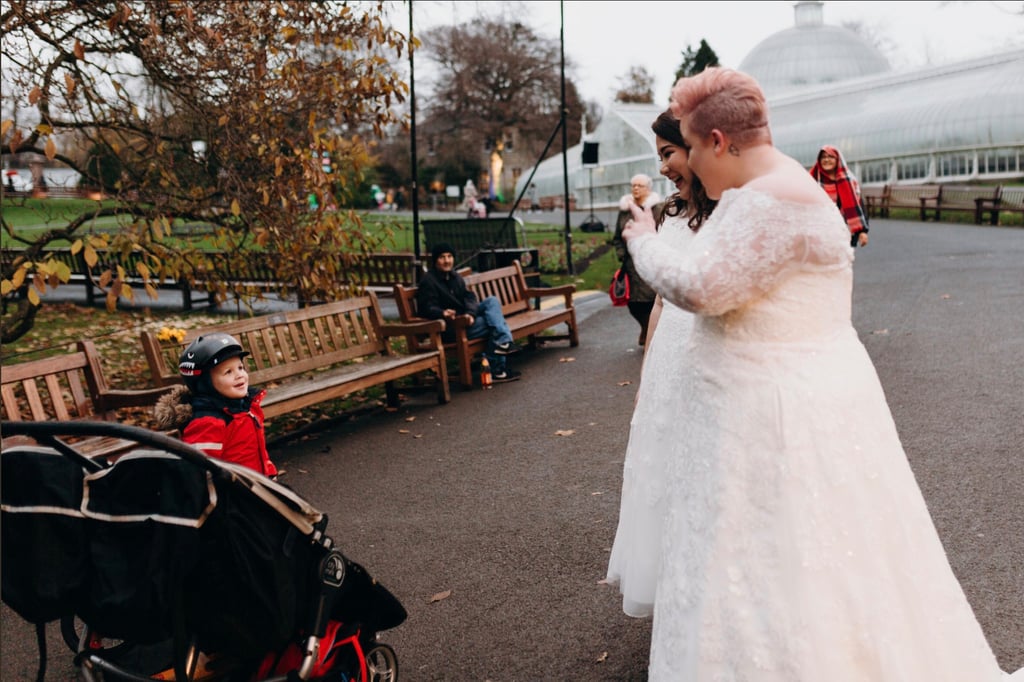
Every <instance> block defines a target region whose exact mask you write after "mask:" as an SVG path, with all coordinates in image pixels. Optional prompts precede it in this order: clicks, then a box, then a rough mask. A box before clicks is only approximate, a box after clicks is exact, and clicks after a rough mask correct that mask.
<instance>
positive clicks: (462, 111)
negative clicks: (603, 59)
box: [417, 18, 585, 177]
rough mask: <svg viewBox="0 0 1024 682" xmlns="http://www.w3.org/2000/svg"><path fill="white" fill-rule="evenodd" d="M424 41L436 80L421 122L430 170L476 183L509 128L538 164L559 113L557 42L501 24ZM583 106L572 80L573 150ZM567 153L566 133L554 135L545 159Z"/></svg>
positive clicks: (431, 34)
mask: <svg viewBox="0 0 1024 682" xmlns="http://www.w3.org/2000/svg"><path fill="white" fill-rule="evenodd" d="M419 37H420V38H421V39H422V41H423V47H422V50H421V51H422V53H423V54H424V55H425V56H426V58H427V59H428V60H429V61H430V63H431V70H432V72H433V73H434V74H435V75H434V77H433V79H432V80H433V82H432V83H430V84H428V85H427V87H425V88H424V89H425V90H426V91H427V94H426V96H424V97H423V98H422V101H423V102H424V103H425V105H424V106H423V112H422V122H421V123H418V124H417V125H418V127H419V132H420V135H419V136H418V137H419V138H420V141H419V147H420V150H421V152H422V153H423V157H424V165H425V166H427V167H428V169H429V168H430V167H431V166H432V167H433V168H435V169H446V170H447V172H448V173H450V174H453V175H455V176H456V177H475V176H476V174H477V171H479V169H480V167H481V162H482V160H483V159H484V158H486V152H487V151H488V150H492V149H499V150H500V149H502V147H503V146H504V144H505V142H506V141H507V140H508V139H509V137H508V135H509V131H510V130H515V131H516V133H517V139H518V143H519V145H520V147H519V148H517V154H519V155H521V156H524V157H529V158H530V159H531V160H530V162H529V165H532V164H534V163H536V162H537V161H540V154H541V152H542V151H543V150H544V147H545V145H546V143H547V142H548V140H549V139H550V138H551V136H552V135H553V134H554V132H555V130H556V128H557V125H558V122H559V118H560V115H561V87H562V86H561V78H562V75H561V50H560V46H559V43H558V40H557V39H547V38H544V37H542V36H540V35H538V34H537V33H536V32H534V30H533V29H531V28H530V27H529V26H526V25H524V24H522V23H520V22H518V21H516V20H514V19H501V18H483V19H477V20H474V21H473V22H469V23H464V24H461V25H457V26H443V27H438V28H434V29H430V30H429V31H425V32H424V33H423V34H422V35H420V36H419ZM566 68H567V69H569V68H570V65H567V67H566ZM418 85H419V84H417V86H418ZM417 99H418V100H419V99H420V98H419V91H417ZM584 106H585V105H584V103H583V102H582V101H581V99H580V96H579V94H578V92H577V90H576V88H575V86H574V85H573V83H572V82H571V81H568V82H567V83H566V109H567V111H568V113H567V116H566V128H567V136H568V140H569V144H570V145H573V144H576V143H577V142H578V141H579V139H580V120H581V116H580V115H581V113H582V112H583V110H584ZM561 148H562V147H561V135H556V136H555V140H554V143H553V144H552V145H551V147H550V148H549V149H548V154H547V155H548V156H550V155H552V154H555V153H560V152H561Z"/></svg>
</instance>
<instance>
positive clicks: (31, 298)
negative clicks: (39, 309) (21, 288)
mask: <svg viewBox="0 0 1024 682" xmlns="http://www.w3.org/2000/svg"><path fill="white" fill-rule="evenodd" d="M28 302H29V303H31V304H32V305H39V303H40V300H39V294H38V293H37V292H36V290H35V288H34V287H29V289H28Z"/></svg>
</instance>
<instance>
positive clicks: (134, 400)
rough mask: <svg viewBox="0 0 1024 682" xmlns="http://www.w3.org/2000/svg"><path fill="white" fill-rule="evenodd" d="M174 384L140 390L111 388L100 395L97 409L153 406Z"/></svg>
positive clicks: (97, 399)
mask: <svg viewBox="0 0 1024 682" xmlns="http://www.w3.org/2000/svg"><path fill="white" fill-rule="evenodd" d="M173 388H174V386H161V387H160V388H143V389H139V390H122V389H113V390H109V391H107V392H105V393H103V394H101V395H99V396H96V401H97V402H98V403H100V404H99V405H97V406H96V408H97V411H99V412H105V411H107V410H116V409H119V408H122V407H152V406H153V405H156V401H157V400H158V399H159V398H160V397H161V396H163V395H164V394H165V393H167V392H169V391H171V390H172V389H173Z"/></svg>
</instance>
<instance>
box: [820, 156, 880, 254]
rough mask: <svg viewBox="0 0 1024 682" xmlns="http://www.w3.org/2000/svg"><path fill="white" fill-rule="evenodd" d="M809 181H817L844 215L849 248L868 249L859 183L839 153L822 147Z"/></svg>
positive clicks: (866, 227)
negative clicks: (861, 247)
mask: <svg viewBox="0 0 1024 682" xmlns="http://www.w3.org/2000/svg"><path fill="white" fill-rule="evenodd" d="M811 177H813V178H814V179H815V180H817V181H818V184H819V185H821V187H822V189H824V190H825V191H826V192H827V193H828V196H829V198H830V199H832V201H833V202H835V205H836V206H837V207H839V212H840V213H842V214H843V219H844V220H845V221H846V224H847V225H848V226H849V228H850V246H852V247H854V248H856V247H858V246H867V245H868V217H867V214H866V213H865V212H864V204H863V203H862V202H861V198H860V183H859V182H857V178H856V177H854V175H853V173H851V172H850V170H849V169H848V168H847V167H846V161H845V160H843V155H842V154H840V153H839V150H838V149H836V148H835V147H832V146H830V145H825V146H824V147H822V148H821V151H819V152H818V161H817V163H815V164H814V167H813V168H811Z"/></svg>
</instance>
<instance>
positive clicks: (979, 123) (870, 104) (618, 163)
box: [517, 2, 1024, 209]
mask: <svg viewBox="0 0 1024 682" xmlns="http://www.w3.org/2000/svg"><path fill="white" fill-rule="evenodd" d="M821 6H822V3H821V2H798V3H797V4H796V5H795V13H796V25H795V26H794V27H792V28H789V29H786V30H784V31H780V32H778V33H776V34H773V35H772V36H769V37H768V38H766V39H765V40H764V41H762V42H761V43H759V44H758V45H757V46H755V47H754V48H753V49H752V50H751V52H750V53H749V54H748V55H747V57H745V58H744V60H743V62H741V64H740V66H739V67H737V68H738V69H739V70H741V71H745V72H747V73H750V74H751V75H753V76H754V77H755V78H757V79H758V82H759V83H761V85H762V87H763V88H764V90H765V94H766V95H767V97H768V103H769V108H770V117H771V128H772V137H773V140H774V143H775V145H776V146H777V147H778V148H779V149H781V150H782V151H784V152H786V153H787V154H789V155H790V156H792V157H794V158H795V159H797V160H798V161H800V162H801V163H802V164H804V165H805V166H806V167H808V168H810V167H811V166H812V165H813V163H814V160H815V157H816V155H817V152H818V150H819V149H820V148H821V146H822V145H825V144H831V145H834V146H836V147H838V148H839V149H840V150H841V151H842V153H843V156H844V157H845V158H846V161H847V163H848V164H849V166H850V167H851V170H853V172H854V173H855V174H856V175H857V177H858V178H859V179H860V181H861V184H862V185H884V184H897V183H898V184H915V183H936V182H939V183H945V182H957V183H966V182H972V181H987V180H991V181H993V182H1003V183H1005V182H1006V181H1010V182H1013V181H1016V180H1024V45H1022V46H1021V47H1020V48H1017V49H1012V50H1008V51H1004V52H1001V53H998V54H992V55H989V56H985V57H980V58H976V59H971V60H966V61H962V62H957V63H952V64H946V65H942V66H935V67H927V68H922V69H915V70H908V71H904V72H893V71H891V70H890V69H889V65H888V62H887V61H886V60H885V58H884V57H883V56H882V55H881V54H880V53H878V52H877V50H875V48H873V47H871V46H870V45H868V44H867V43H866V42H864V41H863V40H862V39H861V38H860V37H859V36H857V35H856V34H855V33H853V32H852V31H849V30H847V29H845V28H840V27H836V26H826V25H825V24H824V23H823V21H822V12H821ZM664 108H665V107H664V106H660V105H641V104H618V103H616V104H612V105H610V106H609V107H608V110H607V111H606V113H605V115H604V118H603V119H602V121H601V123H600V125H599V126H598V127H597V129H596V130H595V131H594V132H593V133H592V134H591V135H589V136H588V137H587V141H588V142H597V143H598V156H599V163H598V164H597V165H596V166H594V167H592V168H584V167H583V165H582V163H581V158H580V157H581V153H582V143H581V144H580V145H577V146H575V147H573V148H571V149H569V151H568V172H569V189H570V192H572V193H573V195H574V196H575V198H576V205H577V206H578V207H581V208H586V207H589V206H590V187H591V182H590V181H591V178H592V180H593V199H594V200H593V205H594V207H595V208H598V209H600V208H609V207H611V206H614V205H615V204H617V203H618V201H619V198H620V197H621V196H622V195H623V194H626V193H628V191H629V179H630V177H632V176H633V175H635V174H636V173H646V174H648V175H650V176H651V177H652V178H655V183H656V185H655V186H656V189H657V190H658V192H659V193H661V194H662V195H665V194H667V193H670V192H671V191H672V189H673V188H672V187H671V186H670V185H669V184H668V182H667V181H664V180H663V179H661V178H660V176H659V175H658V162H657V152H656V150H655V147H654V135H653V133H652V132H651V128H650V126H651V123H652V122H653V121H654V119H655V118H656V117H657V116H658V114H659V113H660V112H661V111H662V110H663V109H664ZM529 175H530V173H529V172H525V173H523V174H522V175H521V176H520V180H519V182H520V183H523V182H524V181H525V180H526V178H527V177H529ZM533 182H534V183H536V185H537V194H538V195H539V196H559V195H561V194H562V191H563V184H562V161H561V156H558V157H552V158H551V159H548V160H546V161H544V162H542V163H540V164H539V165H538V166H537V172H536V174H535V175H534V178H533ZM521 189H522V187H521V186H520V187H517V193H518V191H519V190H521Z"/></svg>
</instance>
